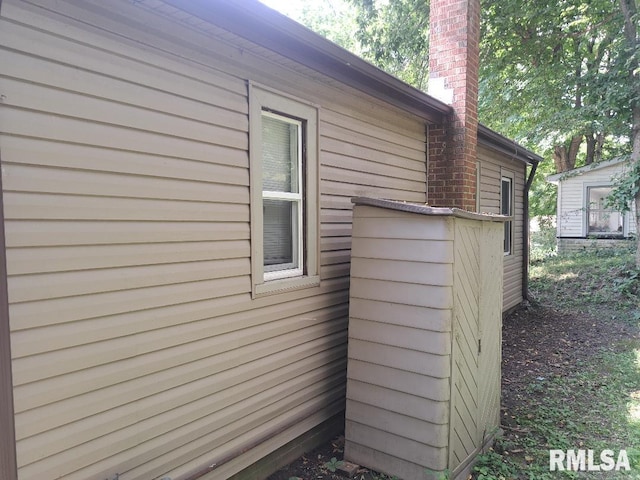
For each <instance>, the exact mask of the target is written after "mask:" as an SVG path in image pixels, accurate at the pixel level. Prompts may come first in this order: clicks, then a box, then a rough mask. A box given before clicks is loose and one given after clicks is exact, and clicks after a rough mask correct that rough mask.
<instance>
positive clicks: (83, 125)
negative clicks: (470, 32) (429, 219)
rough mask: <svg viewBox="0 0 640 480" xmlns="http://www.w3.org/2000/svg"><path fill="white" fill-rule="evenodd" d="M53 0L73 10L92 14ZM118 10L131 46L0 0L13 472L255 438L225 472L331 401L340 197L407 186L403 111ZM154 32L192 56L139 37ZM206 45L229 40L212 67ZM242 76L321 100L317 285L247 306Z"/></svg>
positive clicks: (181, 455) (345, 270)
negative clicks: (258, 442) (13, 412)
mask: <svg viewBox="0 0 640 480" xmlns="http://www.w3.org/2000/svg"><path fill="white" fill-rule="evenodd" d="M57 8H59V9H60V10H61V11H63V12H65V14H67V15H69V16H71V17H73V16H74V15H77V16H79V17H81V18H83V20H86V21H87V22H88V23H89V24H90V23H91V22H97V21H98V20H99V17H98V16H97V15H98V13H99V12H102V13H104V11H101V6H100V3H99V2H95V4H91V2H90V3H88V4H87V5H86V8H87V9H88V11H87V12H81V11H79V10H76V9H75V7H74V6H73V3H65V2H61V3H60V4H59V5H58V7H57ZM119 9H123V12H124V13H122V15H123V16H125V17H126V18H131V21H130V22H129V21H128V20H123V19H118V20H119V21H117V22H116V21H115V20H113V19H106V20H105V22H106V23H105V25H103V26H104V27H105V28H106V30H109V28H113V29H114V31H115V30H116V29H119V28H121V29H122V32H117V33H122V34H123V36H124V37H126V36H127V35H133V33H132V32H137V31H138V30H139V31H140V33H139V35H140V44H138V43H135V42H131V41H128V40H123V39H122V38H119V37H117V36H116V35H111V34H108V33H105V32H104V31H100V30H94V29H92V28H91V27H88V26H86V25H85V26H83V25H81V24H78V23H74V22H73V21H70V20H68V19H63V17H58V16H56V15H54V14H50V13H47V11H45V10H40V9H39V8H37V7H31V6H28V5H24V4H21V3H20V2H17V1H13V2H9V1H5V2H3V5H2V14H3V17H6V18H2V19H1V20H0V22H1V23H0V38H1V40H2V41H1V42H0V44H1V45H2V47H1V48H0V62H2V65H3V74H4V75H5V76H4V77H3V78H2V79H0V90H1V91H2V93H3V95H5V97H6V98H5V100H4V102H3V104H2V108H1V109H0V148H1V151H2V160H3V184H4V208H5V218H6V225H5V228H6V236H7V247H8V251H7V268H8V273H9V300H10V318H11V328H12V354H13V357H14V358H13V375H14V383H15V388H14V394H15V403H16V405H15V410H16V418H15V421H16V431H17V439H18V445H17V449H18V462H19V465H20V473H19V475H20V477H19V478H20V479H21V480H28V479H36V478H38V479H39V478H45V477H46V478H49V477H51V478H54V477H55V478H58V477H61V478H66V479H78V480H80V479H86V478H111V477H113V476H114V475H115V474H116V473H119V474H121V476H120V478H122V479H123V480H133V479H140V480H142V479H145V480H146V479H149V478H154V477H156V476H162V475H165V474H167V475H169V476H171V477H175V476H178V475H181V474H184V473H185V472H187V471H191V470H193V469H196V468H199V467H202V466H203V465H206V462H209V461H211V460H213V459H216V458H222V457H224V456H225V455H228V454H229V453H230V452H232V451H233V450H234V449H241V448H243V447H244V446H245V445H247V444H249V443H251V442H252V441H253V440H255V439H256V438H261V436H264V437H265V439H266V438H267V437H269V438H272V440H269V441H265V443H264V444H263V445H261V446H260V447H257V448H255V449H253V450H251V451H249V452H248V453H247V454H245V455H243V456H241V457H238V458H237V459H235V460H233V461H232V462H230V463H229V464H226V465H225V466H224V467H221V470H220V472H224V473H219V474H220V475H224V476H227V475H231V474H233V473H235V472H237V471H239V470H241V469H242V468H244V467H246V466H248V465H249V464H251V463H252V462H253V461H255V460H257V459H259V458H260V456H263V455H266V454H267V453H269V452H270V451H272V450H273V449H275V448H277V447H278V446H280V445H282V444H285V443H287V442H288V441H290V440H292V439H293V438H295V436H297V435H299V434H301V433H304V431H305V430H308V429H311V428H313V427H314V426H316V425H318V424H319V423H321V422H322V421H324V420H326V419H328V418H331V417H332V416H333V415H335V414H336V413H338V412H340V410H341V409H343V408H344V388H345V385H344V376H345V369H346V364H345V363H346V361H345V358H346V356H345V354H346V329H347V314H348V291H347V288H348V275H349V261H350V248H351V203H350V198H351V197H352V196H356V195H368V196H379V197H385V198H396V199H400V200H407V201H424V195H425V193H424V192H425V185H424V182H425V170H424V155H425V153H424V133H423V126H422V124H421V122H419V121H416V120H414V119H408V118H403V117H402V116H401V115H400V114H399V113H398V112H395V111H391V110H388V109H386V108H383V107H381V106H380V105H373V104H371V105H369V104H368V103H366V99H364V98H356V97H354V95H353V93H354V92H351V91H338V90H332V89H330V88H327V87H323V86H322V85H321V84H317V83H316V84H313V83H310V82H308V81H305V79H304V77H302V76H301V75H300V74H299V73H292V72H290V71H286V70H285V71H282V70H281V68H279V67H278V66H277V65H274V64H271V63H269V62H267V61H265V60H263V59H262V58H259V57H258V56H251V55H245V56H244V57H243V56H238V55H236V54H235V53H234V52H233V48H232V47H230V46H229V45H228V44H225V43H216V41H215V40H213V39H212V38H207V37H203V36H201V35H200V34H196V33H194V32H190V31H187V30H185V29H182V30H181V27H179V26H178V25H175V24H171V25H172V27H171V28H175V32H179V33H173V35H174V38H177V39H179V40H180V41H174V42H169V41H167V40H166V39H160V38H159V37H155V36H154V35H157V33H158V31H164V30H166V31H169V30H168V27H167V25H170V22H169V21H168V20H166V19H161V18H155V17H154V15H150V14H149V13H147V12H144V11H143V10H142V9H140V8H137V7H136V6H134V5H133V4H131V3H130V2H122V3H119V4H118V5H117V7H116V6H114V9H113V12H118V11H119ZM96 12H98V13H96ZM113 15H114V16H115V17H116V18H117V13H113ZM147 20H148V21H149V25H146V24H145V25H144V26H141V25H142V23H141V24H139V25H137V26H136V28H133V27H132V25H136V23H135V22H143V21H147ZM156 20H157V24H156V23H154V22H156ZM168 22H169V23H168ZM107 27H108V28H107ZM125 34H126V35H125ZM229 38H232V37H229ZM155 39H158V41H159V42H161V41H164V42H165V43H164V44H163V45H162V46H163V48H165V49H167V50H168V49H172V48H175V51H176V52H179V54H180V56H182V57H190V56H192V58H193V59H194V60H195V61H193V62H191V61H188V60H187V61H182V60H181V59H180V58H179V57H177V56H173V55H169V54H164V53H161V52H160V51H155V50H154V49H152V48H150V47H147V46H145V45H144V44H145V43H153V42H152V41H155ZM182 39H184V42H182ZM205 40H206V41H205ZM189 42H191V43H189ZM198 42H200V44H203V45H204V44H205V43H207V42H208V43H209V45H208V46H207V49H206V51H203V50H202V49H200V50H198V48H196V47H195V45H198V44H199V43H198ZM190 49H193V50H190ZM217 52H231V53H230V54H229V55H227V56H228V57H229V58H230V59H231V60H232V63H231V64H230V65H229V68H227V65H226V64H225V63H222V62H221V60H220V57H224V55H225V53H217ZM209 55H210V57H209ZM216 55H217V56H216ZM225 58H226V57H225ZM280 60H282V59H280ZM209 61H210V62H211V66H212V67H214V68H209V67H208V66H207V62H209ZM272 61H274V62H275V61H279V60H278V59H277V58H275V59H273V60H272ZM282 61H283V63H286V62H285V61H284V60H282ZM223 72H225V73H223ZM247 78H250V79H252V80H255V81H257V82H260V83H263V84H265V85H271V86H272V87H275V88H285V87H286V86H290V87H291V88H287V90H286V92H287V93H291V94H294V95H297V96H300V97H302V98H307V99H309V100H311V101H314V102H315V103H317V104H319V105H320V107H321V110H320V111H321V113H320V119H321V123H320V134H321V137H320V148H321V152H320V163H321V165H320V179H319V182H320V185H321V200H320V207H321V211H320V220H321V223H322V228H321V242H320V247H321V256H320V262H321V270H320V273H321V278H322V283H321V286H320V287H319V288H314V289H308V290H302V291H298V292H289V293H285V294H281V295H276V296H271V297H266V298H261V299H257V300H251V298H250V291H251V279H250V263H249V262H250V238H249V232H250V229H249V173H248V167H249V159H248V153H247V147H248V145H247V142H248V135H247V129H248V119H247V111H248V103H247V102H248V100H247V98H246V86H245V80H246V79H247ZM280 80H282V83H280V82H279V81H280ZM294 85H299V87H296V88H294V87H293V86H294ZM347 90H348V89H347ZM363 105H366V106H363ZM372 105H373V106H372ZM363 110H367V113H368V115H367V116H366V119H363V118H365V115H364V114H363ZM365 326H366V325H365ZM383 327H384V326H383ZM407 328H412V327H411V326H407ZM371 333H372V334H374V335H385V332H384V328H382V329H381V330H375V331H372V332H371ZM369 340H375V338H371V339H369ZM438 385H439V384H437V382H436V383H435V384H434V388H436V387H437V388H441V387H438ZM270 432H278V433H277V434H271V433H270ZM214 477H215V475H214ZM214 477H211V478H214Z"/></svg>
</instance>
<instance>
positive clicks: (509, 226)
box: [500, 177, 513, 255]
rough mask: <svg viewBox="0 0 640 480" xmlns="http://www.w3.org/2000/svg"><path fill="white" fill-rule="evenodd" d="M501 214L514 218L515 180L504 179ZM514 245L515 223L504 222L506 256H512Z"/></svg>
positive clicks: (501, 190) (501, 185)
mask: <svg viewBox="0 0 640 480" xmlns="http://www.w3.org/2000/svg"><path fill="white" fill-rule="evenodd" d="M500 213H501V214H502V215H506V216H509V217H513V179H512V178H509V177H502V179H501V182H500ZM512 244H513V221H512V220H508V221H506V222H504V254H505V255H511V250H512Z"/></svg>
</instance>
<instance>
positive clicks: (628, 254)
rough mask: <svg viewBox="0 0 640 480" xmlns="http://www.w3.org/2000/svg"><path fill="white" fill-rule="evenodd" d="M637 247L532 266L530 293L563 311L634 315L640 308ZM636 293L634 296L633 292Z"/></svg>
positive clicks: (554, 259)
mask: <svg viewBox="0 0 640 480" xmlns="http://www.w3.org/2000/svg"><path fill="white" fill-rule="evenodd" d="M634 251H635V246H634V245H630V246H629V247H628V248H621V249H611V248H608V249H602V250H597V249H594V250H593V251H589V252H579V253H575V254H571V255H558V256H554V257H549V258H547V259H546V260H545V261H544V262H542V263H535V264H532V265H531V269H530V277H531V279H530V280H531V281H530V285H529V288H530V291H531V293H532V295H533V297H534V298H544V299H546V300H547V301H548V302H551V303H553V304H555V305H557V306H558V307H559V308H560V309H566V310H567V311H568V312H573V311H575V310H576V309H582V310H586V311H588V312H594V311H597V312H600V314H601V315H602V314H603V313H602V312H604V311H605V310H606V311H607V312H609V313H610V315H611V316H614V317H619V316H620V315H627V316H631V315H632V313H633V312H637V311H638V309H639V307H640V296H638V293H637V292H638V290H637V287H638V284H637V276H636V280H634V278H633V277H634V276H635V273H633V272H636V271H637V269H636V267H635V265H634V258H633V252H634ZM634 291H635V292H636V293H635V294H634V293H633V292H634Z"/></svg>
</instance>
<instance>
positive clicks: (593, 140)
mask: <svg viewBox="0 0 640 480" xmlns="http://www.w3.org/2000/svg"><path fill="white" fill-rule="evenodd" d="M585 140H586V141H587V156H586V158H585V160H584V164H585V165H591V164H592V163H598V162H599V161H600V160H602V147H603V146H604V135H603V134H602V133H589V134H587V135H585Z"/></svg>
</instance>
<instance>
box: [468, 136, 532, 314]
mask: <svg viewBox="0 0 640 480" xmlns="http://www.w3.org/2000/svg"><path fill="white" fill-rule="evenodd" d="M478 158H479V160H480V163H481V165H482V168H481V176H480V192H479V195H480V212H485V213H500V178H501V177H502V172H505V173H509V174H512V175H513V179H514V182H513V190H514V196H515V203H514V215H515V221H514V226H513V227H514V229H513V239H512V240H513V241H512V243H513V245H512V253H511V255H505V256H504V258H503V264H504V280H503V284H504V287H503V305H502V311H507V310H509V309H510V308H512V307H514V306H516V305H518V304H519V303H520V302H522V281H523V275H524V272H523V270H522V256H523V254H524V252H523V250H522V249H523V235H524V226H525V225H524V221H525V218H524V201H523V195H524V189H525V181H526V178H525V175H526V166H525V164H524V163H522V162H520V161H518V160H514V159H513V158H511V157H508V156H506V155H504V154H503V153H500V152H496V151H495V150H490V149H489V148H487V147H483V146H482V145H479V146H478Z"/></svg>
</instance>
